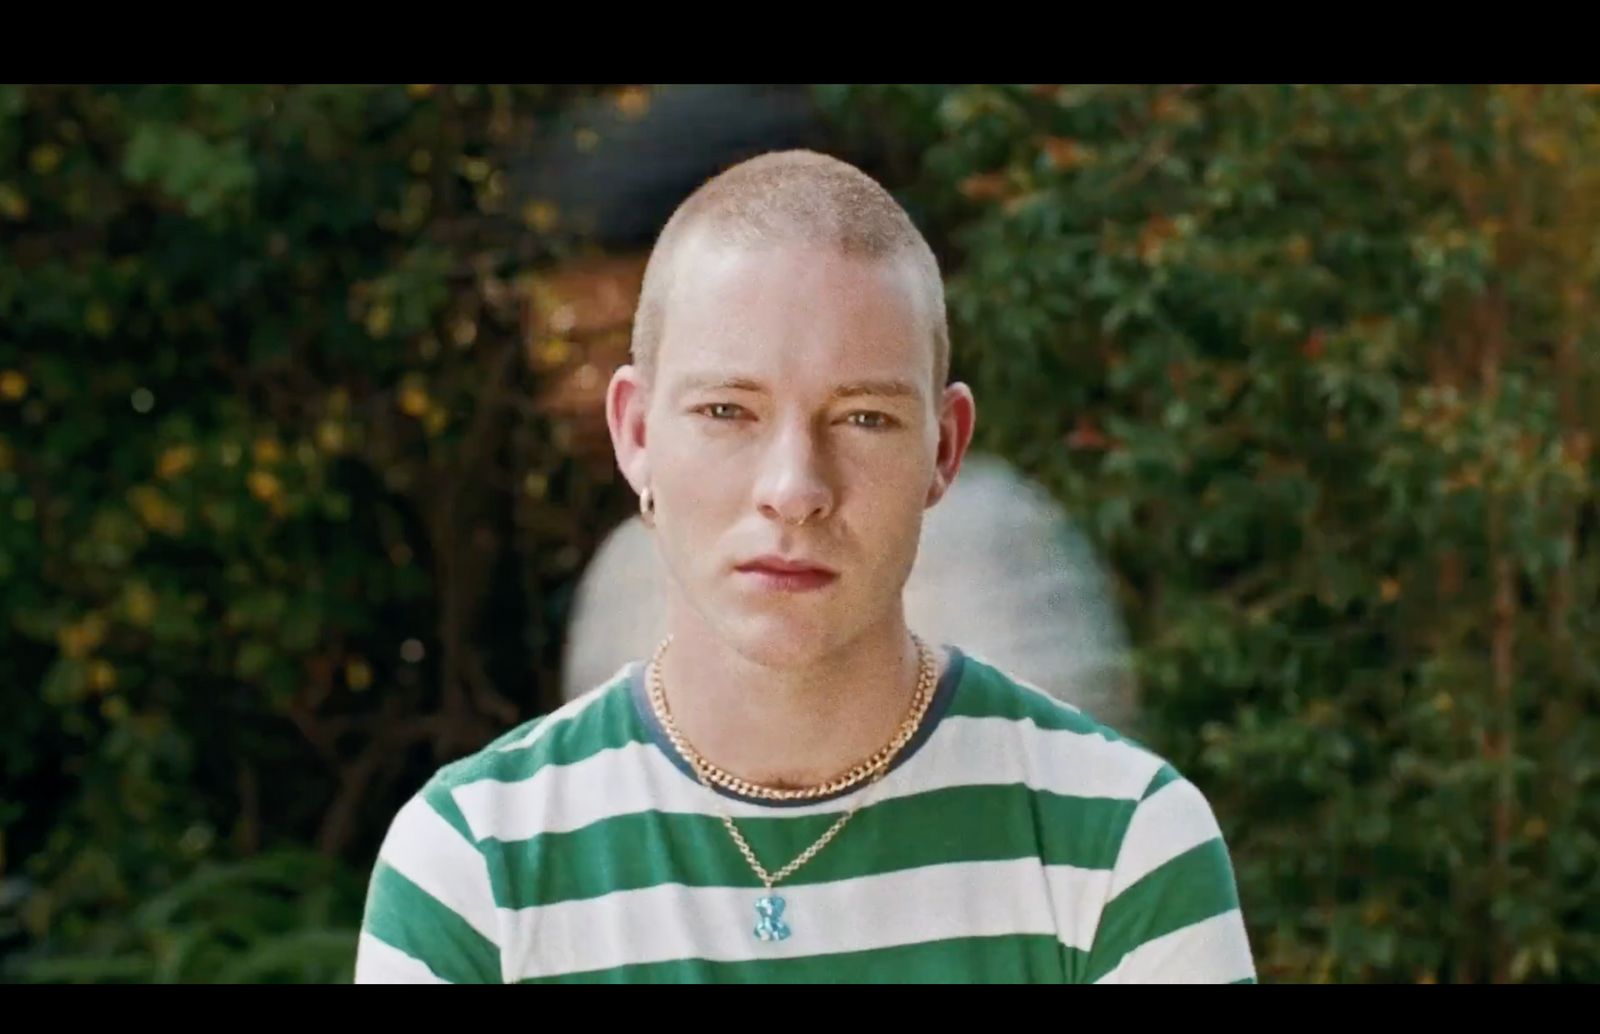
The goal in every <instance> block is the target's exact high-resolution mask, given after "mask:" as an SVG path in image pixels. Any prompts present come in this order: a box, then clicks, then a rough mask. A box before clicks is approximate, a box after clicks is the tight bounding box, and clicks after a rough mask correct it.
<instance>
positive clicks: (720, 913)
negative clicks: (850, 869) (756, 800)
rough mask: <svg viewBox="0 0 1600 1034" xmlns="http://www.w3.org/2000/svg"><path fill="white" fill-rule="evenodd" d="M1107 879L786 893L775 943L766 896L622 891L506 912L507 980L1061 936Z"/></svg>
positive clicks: (896, 880)
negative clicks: (767, 931) (764, 917)
mask: <svg viewBox="0 0 1600 1034" xmlns="http://www.w3.org/2000/svg"><path fill="white" fill-rule="evenodd" d="M1107 875H1108V874H1107V873H1105V872H1097V871H1089V870H1079V869H1071V868H1068V867H1065V866H1060V867H1054V868H1053V869H1052V870H1051V871H1049V872H1048V873H1046V872H1045V870H1044V869H1043V867H1041V866H1040V865H1039V863H1038V862H1037V861H1036V860H1034V859H1022V860H1019V861H1008V862H971V863H962V864H952V865H933V866H926V867H923V868H919V869H910V870H906V871H903V872H895V873H886V874H881V875H876V876H865V877H858V878H855V879H849V880H838V881H834V882H831V883H823V884H814V885H804V884H802V885H798V886H795V887H790V888H784V887H780V888H778V893H779V894H781V895H782V896H783V898H784V899H785V902H786V905H787V907H786V909H785V912H784V915H783V919H784V921H785V922H786V923H788V924H789V926H790V929H791V931H792V936H791V937H789V939H787V940H784V941H776V942H764V941H760V940H758V939H757V938H756V937H755V934H754V932H753V929H754V926H755V922H756V912H755V907H754V906H755V901H756V899H757V898H758V897H760V896H761V894H762V893H763V892H762V891H761V889H760V888H731V887H686V886H683V885H682V884H661V885H658V886H654V887H647V888H643V889H640V890H628V891H618V892H616V893H613V894H608V895H605V896H604V897H599V898H591V899H589V900H585V901H567V902H562V903H560V904H556V905H543V906H536V907H533V908H525V909H516V910H511V909H508V910H505V911H504V912H503V913H502V915H503V916H504V917H505V918H504V922H505V924H506V930H507V943H506V956H507V959H506V966H507V973H508V977H509V979H511V980H518V979H530V978H538V977H546V976H554V975H558V974H563V973H581V972H587V971H592V970H602V969H611V968H613V967H616V966H627V965H643V964H648V963H652V962H666V961H671V960H674V959H705V960H709V961H714V962H738V961H743V960H750V959H792V958H796V957H801V956H814V955H829V954H834V953H837V952H851V951H867V950H872V949H879V948H889V947H894V946H896V945H903V944H916V943H920V942H925V941H934V940H943V939H947V938H954V937H984V936H1003V935H1008V934H1042V935H1049V936H1055V935H1057V933H1058V930H1057V923H1058V920H1057V917H1056V913H1055V912H1054V910H1053V907H1052V899H1054V901H1055V904H1056V906H1057V907H1066V908H1068V909H1071V908H1074V907H1076V908H1079V909H1084V908H1086V907H1087V905H1086V904H1085V903H1088V902H1095V903H1098V902H1101V901H1103V900H1104V898H1105V881H1106V878H1107ZM1074 902H1076V903H1077V904H1076V905H1074V904H1072V903H1074ZM1063 903H1065V904H1063ZM1095 907H1098V905H1096V906H1095ZM1075 925H1077V926H1078V927H1080V928H1081V927H1082V926H1083V925H1084V924H1082V923H1081V922H1080V923H1077V924H1075ZM1074 947H1084V948H1086V947H1087V944H1082V945H1074Z"/></svg>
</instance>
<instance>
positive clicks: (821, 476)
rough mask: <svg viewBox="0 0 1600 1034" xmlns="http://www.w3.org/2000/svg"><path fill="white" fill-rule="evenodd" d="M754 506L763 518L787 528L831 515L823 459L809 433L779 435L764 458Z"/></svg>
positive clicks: (831, 501) (831, 494)
mask: <svg viewBox="0 0 1600 1034" xmlns="http://www.w3.org/2000/svg"><path fill="white" fill-rule="evenodd" d="M763 459H764V462H763V464H762V475H761V478H760V479H759V480H758V482H757V485H756V505H757V507H758V508H759V509H760V510H761V513H762V515H763V516H765V517H767V518H768V519H770V520H775V521H783V522H784V523H787V524H810V523H814V522H817V521H821V520H824V519H826V518H827V516H828V515H829V514H830V513H832V512H833V506H834V492H833V488H832V486H831V485H830V484H829V483H828V478H827V471H826V469H825V468H826V466H827V464H826V457H824V456H823V455H822V450H821V449H819V448H818V446H817V443H816V441H815V440H814V438H813V436H812V434H811V432H810V431H809V430H807V429H801V428H795V429H793V430H790V431H786V432H785V433H783V434H781V435H778V436H777V437H776V438H775V439H774V441H773V446H772V448H771V449H770V450H768V453H767V455H766V456H765V457H764V458H763Z"/></svg>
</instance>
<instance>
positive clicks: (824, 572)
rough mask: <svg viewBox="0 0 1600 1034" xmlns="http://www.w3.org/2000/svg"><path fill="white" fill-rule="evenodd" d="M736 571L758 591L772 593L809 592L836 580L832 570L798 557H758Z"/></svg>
mask: <svg viewBox="0 0 1600 1034" xmlns="http://www.w3.org/2000/svg"><path fill="white" fill-rule="evenodd" d="M737 570H738V571H739V573H740V574H742V575H744V576H745V578H747V579H748V580H749V581H751V582H752V583H754V584H755V585H756V586H757V587H758V588H760V589H763V590H767V591H771V592H811V591H813V590H816V589H821V588H824V587H826V586H827V585H828V584H830V583H831V582H833V581H834V579H836V578H838V577H839V575H838V572H836V571H834V570H833V569H832V568H829V567H824V566H823V565H821V564H818V563H815V562H814V561H810V560H803V559H800V558H797V557H781V556H763V557H757V558H755V559H754V560H748V561H746V562H745V563H742V564H740V565H739V566H738V568H737Z"/></svg>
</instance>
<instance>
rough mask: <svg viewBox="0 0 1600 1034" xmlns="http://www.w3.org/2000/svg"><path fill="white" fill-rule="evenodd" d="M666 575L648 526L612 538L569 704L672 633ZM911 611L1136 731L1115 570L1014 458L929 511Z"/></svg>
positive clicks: (968, 477)
mask: <svg viewBox="0 0 1600 1034" xmlns="http://www.w3.org/2000/svg"><path fill="white" fill-rule="evenodd" d="M665 576H666V575H665V570H664V568H663V567H662V565H661V562H660V559H659V557H658V556H657V554H656V550H655V543H654V542H653V541H652V540H651V537H650V532H649V530H648V529H647V528H645V526H644V525H643V523H641V522H640V520H639V519H638V517H633V518H630V519H629V520H627V521H626V522H624V523H623V524H622V525H621V526H619V527H618V528H617V529H616V530H615V531H613V532H612V533H611V534H610V535H609V536H608V537H607V538H606V540H605V542H604V543H603V544H602V545H601V547H600V549H599V550H598V551H597V552H596V553H595V556H594V558H593V560H592V561H591V562H590V564H589V567H588V569H587V570H586V571H585V572H584V575H583V579H582V581H581V582H580V583H579V586H578V592H577V597H576V599H575V601H574V607H573V615H572V620H571V623H570V624H569V626H568V635H567V644H566V657H565V663H564V664H563V673H562V697H563V699H566V700H571V699H572V698H573V697H575V696H577V695H579V694H580V693H583V692H586V691H587V690H589V689H592V688H593V687H595V686H597V685H599V684H600V683H601V682H603V681H605V680H606V679H608V678H610V677H611V676H612V675H614V674H616V672H617V671H618V669H620V668H621V667H622V666H623V665H624V664H627V663H628V662H630V661H634V660H640V659H643V658H645V657H648V656H649V654H650V652H651V651H652V649H653V648H654V647H655V645H656V643H657V642H658V641H659V640H660V638H661V636H662V635H663V634H664V631H665V620H664V615H663V598H662V592H661V586H662V581H663V579H664V578H665ZM905 601H906V618H907V621H908V622H909V623H910V625H911V627H912V628H913V629H914V630H916V631H917V632H918V633H919V634H921V635H923V636H924V637H925V638H927V639H929V640H930V641H933V642H939V643H950V644H954V645H956V646H958V647H960V648H961V649H962V650H964V651H965V652H967V653H968V654H971V655H973V656H975V657H978V658H979V659H982V660H985V661H988V662H990V663H992V664H994V665H996V666H997V667H1000V668H1003V669H1004V670H1006V671H1007V672H1009V673H1010V674H1011V675H1013V676H1015V677H1017V678H1020V679H1023V680H1026V681H1028V682H1031V683H1033V684H1034V685H1036V686H1038V687H1039V688H1041V689H1043V690H1045V691H1046V692H1048V693H1050V694H1051V695H1052V696H1055V697H1056V698H1058V699H1060V700H1064V701H1066V702H1067V703H1070V704H1072V705H1074V706H1076V707H1078V708H1080V709H1082V710H1083V711H1085V712H1087V713H1088V714H1089V715H1090V716H1092V717H1093V718H1095V719H1096V720H1098V721H1100V722H1102V723H1104V724H1105V725H1108V726H1110V727H1111V728H1113V729H1116V730H1118V731H1125V732H1131V729H1130V726H1131V725H1132V724H1133V722H1134V719H1135V716H1136V701H1135V688H1134V682H1133V678H1132V674H1131V671H1130V669H1129V665H1128V658H1127V636H1126V631H1125V628H1124V625H1123V623H1122V620H1121V617H1120V615H1119V614H1118V612H1117V609H1116V606H1115V604H1114V602H1113V600H1112V599H1111V593H1110V586H1109V583H1108V580H1107V579H1106V577H1105V573H1104V571H1103V570H1102V568H1101V567H1100V565H1099V564H1098V562H1097V561H1096V558H1095V556H1094V553H1093V550H1092V548H1091V547H1090V545H1089V543H1088V541H1087V540H1086V539H1085V538H1084V537H1083V535H1082V534H1081V533H1079V532H1078V531H1077V530H1076V529H1075V528H1074V527H1073V526H1072V524H1071V522H1070V521H1068V520H1067V517H1066V514H1065V513H1064V512H1063V511H1062V509H1061V507H1060V506H1059V505H1057V504H1056V503H1055V501H1054V500H1052V499H1051V498H1050V497H1049V496H1048V495H1047V494H1046V493H1045V492H1044V491H1043V490H1041V489H1040V488H1039V487H1038V486H1036V485H1034V484H1032V483H1031V482H1029V481H1027V480H1025V479H1024V478H1023V477H1022V476H1021V475H1020V474H1018V473H1017V471H1015V470H1014V469H1013V468H1012V467H1010V466H1009V465H1008V464H1006V463H1005V462H1004V461H1002V460H999V459H997V458H994V457H991V456H984V455H977V454H973V455H969V457H968V459H967V460H966V462H965V463H963V465H962V468H961V472H960V474H959V475H958V476H957V478H956V480H955V483H954V484H953V485H952V486H951V489H950V491H949V492H948V493H947V494H946V495H945V497H944V499H943V500H941V501H940V502H939V504H938V505H936V506H934V507H933V508H931V509H930V510H928V511H927V513H926V514H925V515H924V520H923V529H922V542H921V545H920V547H919V549H918V553H917V560H916V564H915V565H914V566H913V568H912V571H911V577H910V578H909V579H908V580H907V583H906V591H905Z"/></svg>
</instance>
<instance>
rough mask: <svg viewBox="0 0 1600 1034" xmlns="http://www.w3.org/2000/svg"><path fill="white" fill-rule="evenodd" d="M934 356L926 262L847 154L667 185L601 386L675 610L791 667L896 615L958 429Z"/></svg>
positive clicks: (794, 155) (931, 285)
mask: <svg viewBox="0 0 1600 1034" xmlns="http://www.w3.org/2000/svg"><path fill="white" fill-rule="evenodd" d="M948 353H949V344H948V336H947V333H946V330H945V313H944V294H943V289H942V286H941V284H940V280H939V270H938V266H937V263H936V262H935V261H934V258H933V255H932V253H931V252H930V251H929V249H928V246H927V243H926V242H925V241H924V240H923V238H922V236H921V234H920V233H918V232H917V230H916V228H915V226H914V225H913V224H912V223H911V220H910V219H909V218H908V217H907V216H906V214H905V212H904V211H903V210H902V209H901V208H900V206H899V205H898V204H896V203H895V201H894V200H893V198H892V197H890V196H889V194H888V193H887V192H886V191H884V190H883V188H882V187H880V186H879V185H878V184H876V183H875V182H873V181H872V180H871V179H870V178H869V177H867V176H866V175H864V174H863V173H861V172H860V171H858V170H856V169H854V168H852V167H850V166H849V165H846V164H845V163H843V162H839V161H836V160H834V159H831V158H826V157H824V156H821V155H817V154H813V153H809V152H789V153H783V154H775V155H767V156H764V157H761V158H757V159H754V160H752V161H750V162H746V163H744V164H743V165H739V166H736V167H734V168H733V169H730V170H728V171H727V172H725V173H723V174H722V175H721V176H719V177H717V178H716V179H714V180H712V181H711V182H709V183H708V184H706V185H705V186H704V187H702V188H701V189H700V190H699V191H697V192H696V193H695V194H694V195H693V196H692V197H690V198H689V200H687V201H686V202H684V204H683V205H682V206H681V207H680V208H679V210H678V212H677V213H676V214H675V215H674V216H673V218H672V219H671V220H670V221H669V222H668V224H667V227H666V229H665V230H664V231H663V232H662V235H661V238H660V239H659V240H658V242H657V244H656V248H655V251H654V252H653V253H652V255H651V258H650V263H649V266H648V268H647V271H646V274H645V282H644V290H643V294H642V297H641V301H640V307H639V313H638V316H637V317H636V321H635V332H634V364H633V365H631V366H626V367H623V368H622V369H621V370H619V371H618V372H617V374H616V376H615V377H614V378H613V380H612V383H611V386H610V389H609V391H608V395H607V419H608V423H609V425H610V428H611V433H612V440H613V443H614V445H615V447H616V450H617V458H618V462H619V464H620V465H621V467H622V470H623V473H624V474H625V475H626V476H627V477H628V480H629V482H630V483H631V484H632V485H633V487H634V489H635V490H636V491H638V492H640V493H641V494H644V493H648V495H647V496H646V498H648V499H649V500H650V501H651V502H652V504H653V506H652V510H653V516H652V517H651V520H652V523H653V524H654V526H655V530H656V541H657V546H658V548H659V549H660V551H661V555H662V559H663V561H664V563H665V566H666V568H667V570H668V571H669V573H670V575H671V577H670V589H669V607H670V613H671V621H672V624H673V626H674V627H675V628H676V629H678V630H679V631H684V630H689V629H693V630H696V631H701V632H704V633H706V634H709V635H711V636H714V637H716V638H718V639H720V640H722V641H723V642H725V643H727V644H728V645H729V646H731V647H732V648H733V649H735V650H737V651H738V652H740V653H741V654H743V655H744V656H746V657H748V658H750V659H751V660H753V661H757V662H758V663H763V664H769V665H774V666H791V665H800V664H806V663H809V662H812V661H815V660H816V659H818V658H820V657H823V656H826V655H827V654H829V653H831V652H833V651H836V650H838V649H840V648H841V647H843V646H845V645H847V644H848V643H849V642H851V641H852V640H854V639H855V638H857V637H858V636H860V635H862V634H863V633H865V632H868V631H870V630H872V629H874V628H881V627H883V625H884V623H885V622H892V621H895V620H898V618H899V616H900V607H901V592H902V590H903V588H904V585H905V580H906V577H907V576H908V574H909V572H910V569H911V565H912V562H913V561H914V559H915V557H916V549H917V542H918V538H919V535H920V531H921V521H922V513H923V510H924V509H925V508H926V507H928V506H931V505H932V504H933V503H935V502H937V501H938V499H939V498H940V497H941V496H942V495H943V494H944V492H945V490H946V489H947V488H948V486H949V484H950V482H951V480H952V479H953V478H954V477H955V474H956V470H957V469H958V467H959V466H960V463H961V459H962V457H963V455H964V454H965V452H966V449H967V445H968V443H969V442H970V440H971V435H972V426H973V419H974V404H973V400H972V395H971V392H970V391H969V390H968V389H967V387H966V386H965V385H959V384H957V385H949V386H947V385H946V384H945V381H946V378H947V368H948V362H949V360H948ZM783 561H788V562H791V563H799V564H803V565H812V566H813V567H815V568H819V569H822V570H820V571H819V572H814V573H813V575H811V576H807V575H804V574H800V575H790V576H787V577H785V576H782V575H780V574H778V573H776V572H775V567H782V566H784V565H783Z"/></svg>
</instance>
